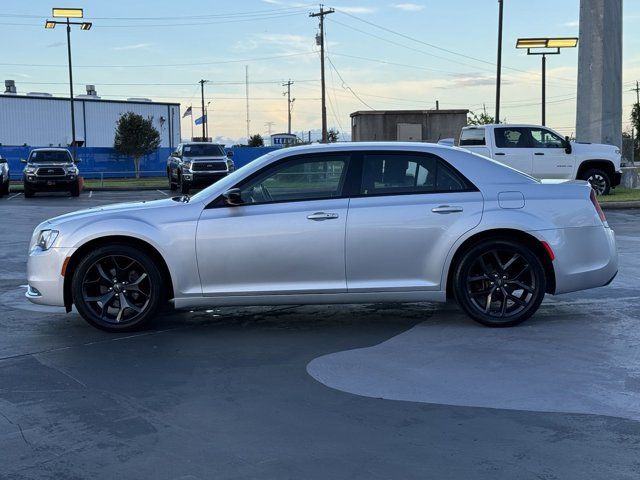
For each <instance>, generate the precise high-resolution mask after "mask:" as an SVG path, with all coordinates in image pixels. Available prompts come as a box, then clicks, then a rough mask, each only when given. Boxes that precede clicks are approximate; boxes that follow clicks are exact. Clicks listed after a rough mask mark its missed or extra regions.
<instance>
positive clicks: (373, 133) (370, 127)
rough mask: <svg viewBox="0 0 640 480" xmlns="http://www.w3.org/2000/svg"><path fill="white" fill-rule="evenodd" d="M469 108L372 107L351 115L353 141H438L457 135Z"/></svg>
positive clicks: (464, 122)
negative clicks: (391, 108) (405, 108)
mask: <svg viewBox="0 0 640 480" xmlns="http://www.w3.org/2000/svg"><path fill="white" fill-rule="evenodd" d="M468 113H469V110H371V111H359V112H354V113H352V114H351V139H352V140H353V141H354V142H366V141H399V142H402V141H404V142H437V141H438V140H441V139H443V138H455V139H456V141H457V140H458V137H459V136H460V130H461V129H462V127H464V126H465V125H466V124H467V114H468Z"/></svg>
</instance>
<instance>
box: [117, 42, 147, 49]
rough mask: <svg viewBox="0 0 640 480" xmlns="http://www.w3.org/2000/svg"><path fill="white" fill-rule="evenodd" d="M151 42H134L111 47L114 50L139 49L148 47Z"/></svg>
mask: <svg viewBox="0 0 640 480" xmlns="http://www.w3.org/2000/svg"><path fill="white" fill-rule="evenodd" d="M151 45H153V44H152V43H134V44H132V45H124V46H122V47H113V49H114V50H140V49H143V48H149V47H150V46H151Z"/></svg>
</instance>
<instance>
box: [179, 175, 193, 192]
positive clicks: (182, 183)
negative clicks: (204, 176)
mask: <svg viewBox="0 0 640 480" xmlns="http://www.w3.org/2000/svg"><path fill="white" fill-rule="evenodd" d="M178 178H179V180H180V193H182V194H183V195H188V194H189V190H191V185H190V184H189V182H185V181H184V177H183V176H182V175H179V177H178Z"/></svg>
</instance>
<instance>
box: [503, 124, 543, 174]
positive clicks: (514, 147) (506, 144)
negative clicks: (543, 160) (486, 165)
mask: <svg viewBox="0 0 640 480" xmlns="http://www.w3.org/2000/svg"><path fill="white" fill-rule="evenodd" d="M493 134H494V145H495V147H494V150H493V158H494V160H496V161H498V162H500V163H504V164H505V165H508V166H510V167H512V168H515V169H516V170H520V171H521V172H524V173H527V174H529V175H531V174H532V172H533V170H532V165H533V161H532V158H533V149H532V148H531V139H530V133H529V130H528V129H527V128H524V127H497V128H494V130H493Z"/></svg>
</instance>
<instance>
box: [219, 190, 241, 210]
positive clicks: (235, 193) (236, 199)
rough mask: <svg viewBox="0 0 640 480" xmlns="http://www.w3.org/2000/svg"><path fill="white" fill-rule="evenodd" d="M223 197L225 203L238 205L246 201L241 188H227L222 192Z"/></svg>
mask: <svg viewBox="0 0 640 480" xmlns="http://www.w3.org/2000/svg"><path fill="white" fill-rule="evenodd" d="M222 198H224V201H225V203H226V204H227V205H230V206H238V205H242V204H243V203H244V202H243V201H242V192H241V191H240V189H239V188H232V189H230V190H227V191H226V192H224V193H223V194H222Z"/></svg>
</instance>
